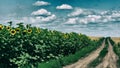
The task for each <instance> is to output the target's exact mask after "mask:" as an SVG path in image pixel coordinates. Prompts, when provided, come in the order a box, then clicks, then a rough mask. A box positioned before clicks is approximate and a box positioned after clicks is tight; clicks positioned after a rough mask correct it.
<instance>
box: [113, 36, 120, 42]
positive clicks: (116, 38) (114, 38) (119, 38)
mask: <svg viewBox="0 0 120 68" xmlns="http://www.w3.org/2000/svg"><path fill="white" fill-rule="evenodd" d="M112 40H113V41H115V43H118V42H120V37H112Z"/></svg>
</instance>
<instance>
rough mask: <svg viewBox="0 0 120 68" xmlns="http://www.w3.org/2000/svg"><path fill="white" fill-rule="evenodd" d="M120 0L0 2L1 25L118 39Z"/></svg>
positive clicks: (19, 0)
mask: <svg viewBox="0 0 120 68" xmlns="http://www.w3.org/2000/svg"><path fill="white" fill-rule="evenodd" d="M119 3H120V0H0V24H5V25H7V24H6V22H8V21H13V22H14V25H15V24H16V23H18V22H24V24H32V25H33V26H37V27H41V28H48V29H51V30H58V31H62V32H77V33H83V34H86V35H90V36H120V31H119V27H120V4H119Z"/></svg>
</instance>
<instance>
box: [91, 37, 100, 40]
mask: <svg viewBox="0 0 120 68" xmlns="http://www.w3.org/2000/svg"><path fill="white" fill-rule="evenodd" d="M89 38H90V39H91V40H99V39H100V38H101V37H95V36H89Z"/></svg>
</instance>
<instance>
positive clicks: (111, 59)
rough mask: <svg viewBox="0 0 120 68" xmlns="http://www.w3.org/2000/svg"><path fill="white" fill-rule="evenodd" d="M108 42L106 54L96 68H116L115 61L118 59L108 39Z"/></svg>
mask: <svg viewBox="0 0 120 68" xmlns="http://www.w3.org/2000/svg"><path fill="white" fill-rule="evenodd" d="M108 44H109V48H108V54H107V55H106V56H105V57H104V59H103V62H102V63H100V64H99V65H98V66H97V67H96V68H117V65H116V63H117V60H118V56H117V55H116V54H115V53H114V51H113V47H112V45H111V43H110V41H108Z"/></svg>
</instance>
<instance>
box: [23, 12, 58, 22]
mask: <svg viewBox="0 0 120 68" xmlns="http://www.w3.org/2000/svg"><path fill="white" fill-rule="evenodd" d="M55 19H56V15H54V14H52V15H50V16H47V17H42V16H37V17H23V21H24V22H30V23H40V22H50V21H53V20H55Z"/></svg>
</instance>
